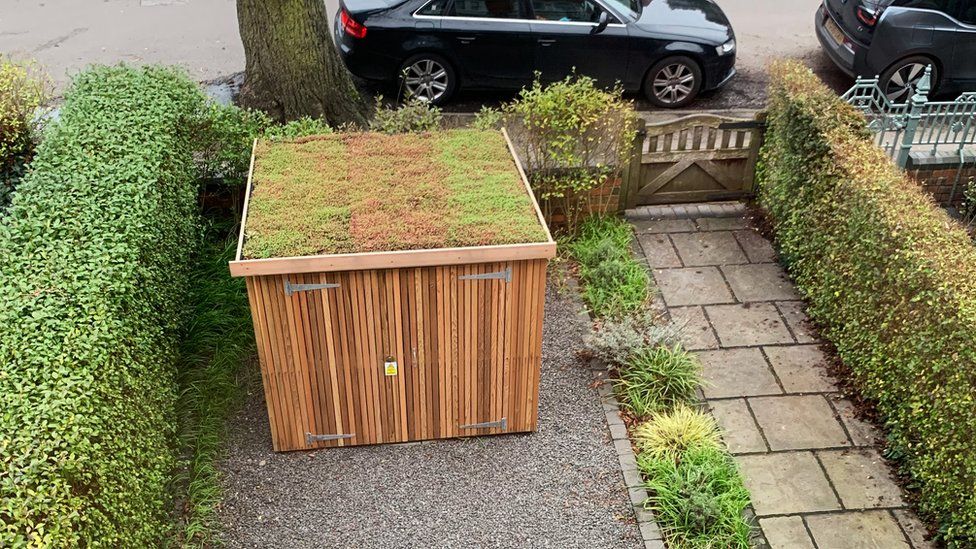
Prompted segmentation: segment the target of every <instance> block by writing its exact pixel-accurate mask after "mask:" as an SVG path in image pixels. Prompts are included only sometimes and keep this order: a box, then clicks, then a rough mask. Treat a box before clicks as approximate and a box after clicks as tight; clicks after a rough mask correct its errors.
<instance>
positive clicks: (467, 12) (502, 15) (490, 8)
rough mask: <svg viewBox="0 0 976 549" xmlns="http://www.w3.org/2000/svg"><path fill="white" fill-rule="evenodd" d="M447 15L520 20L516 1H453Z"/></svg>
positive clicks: (520, 14)
mask: <svg viewBox="0 0 976 549" xmlns="http://www.w3.org/2000/svg"><path fill="white" fill-rule="evenodd" d="M448 15H450V16H454V17H491V18H495V19H520V18H521V17H522V13H521V10H520V9H519V2H518V0H454V5H452V6H451V9H450V11H449V12H448Z"/></svg>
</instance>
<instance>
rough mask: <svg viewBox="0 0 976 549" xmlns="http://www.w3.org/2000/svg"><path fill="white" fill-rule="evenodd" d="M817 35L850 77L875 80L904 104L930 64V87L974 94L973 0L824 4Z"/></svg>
mask: <svg viewBox="0 0 976 549" xmlns="http://www.w3.org/2000/svg"><path fill="white" fill-rule="evenodd" d="M816 29H817V37H818V38H819V39H820V43H821V45H822V46H823V48H824V50H825V51H826V52H827V54H828V55H829V56H830V58H831V59H832V60H833V61H834V63H836V64H837V66H839V67H840V68H841V69H843V70H844V71H845V72H847V73H848V74H850V75H851V76H866V77H873V76H880V82H879V84H880V85H881V89H882V90H884V92H885V95H887V96H888V98H889V99H890V100H891V101H894V102H897V103H904V102H905V101H907V100H908V98H909V96H910V95H911V93H912V89H913V88H914V86H915V84H917V83H918V80H919V79H921V78H922V75H923V74H924V72H925V66H926V65H932V75H933V78H932V83H933V88H934V89H935V90H937V91H940V92H943V93H946V94H947V93H958V92H961V91H970V90H976V0H825V1H824V3H823V4H822V5H821V6H820V10H819V11H818V12H817V16H816Z"/></svg>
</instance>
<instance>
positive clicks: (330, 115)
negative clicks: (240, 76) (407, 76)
mask: <svg viewBox="0 0 976 549" xmlns="http://www.w3.org/2000/svg"><path fill="white" fill-rule="evenodd" d="M237 22H238V25H239V26H240V30H241V40H242V41H243V42H244V56H245V58H246V65H245V72H244V85H243V86H242V88H241V95H240V102H241V104H242V105H243V106H245V107H251V108H255V109H260V110H262V111H265V112H267V113H268V114H269V115H270V116H271V117H272V118H274V119H276V120H278V121H286V120H293V119H295V118H299V117H301V116H310V117H313V118H324V119H325V120H326V121H327V122H328V123H329V125H331V126H340V125H343V124H353V125H357V126H364V125H365V124H366V103H365V102H364V101H363V98H362V97H360V95H359V92H358V91H357V90H356V87H355V85H353V82H352V77H351V75H350V74H349V71H348V70H347V69H346V66H345V64H344V63H343V62H342V60H341V59H340V58H339V54H338V52H337V51H336V46H335V44H334V43H333V42H332V37H331V36H330V32H329V19H328V17H327V16H326V12H325V2H323V1H322V0H237Z"/></svg>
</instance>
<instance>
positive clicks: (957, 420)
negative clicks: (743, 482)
mask: <svg viewBox="0 0 976 549" xmlns="http://www.w3.org/2000/svg"><path fill="white" fill-rule="evenodd" d="M769 95H770V112H769V126H768V132H767V137H766V142H765V146H764V148H763V151H762V162H763V166H762V171H761V179H760V199H761V203H762V205H763V206H765V208H766V209H767V210H768V212H769V215H770V217H771V219H772V221H773V223H774V228H775V233H776V240H777V243H778V245H779V247H780V249H781V252H782V254H781V256H782V257H783V258H784V260H785V261H786V262H787V264H788V267H789V270H790V272H791V273H792V275H793V278H794V279H795V280H796V282H797V286H798V287H799V289H800V291H801V292H802V293H803V295H805V296H806V297H807V298H808V300H809V312H810V315H811V316H812V317H813V318H814V319H815V320H816V321H817V322H818V323H820V324H821V325H823V326H824V330H823V334H824V336H825V337H827V338H828V339H829V340H830V341H831V342H833V344H834V345H835V346H836V347H837V351H838V353H839V355H840V357H841V359H842V360H843V361H844V363H845V364H846V365H847V366H849V367H850V368H851V371H852V372H853V376H854V381H855V382H856V385H857V386H858V388H859V389H860V390H861V392H862V393H863V394H864V396H866V397H868V398H869V399H871V400H873V401H875V402H876V403H877V408H878V411H879V412H880V413H881V416H882V419H883V422H884V425H885V428H886V430H887V431H888V437H889V441H890V448H891V451H892V454H893V455H900V456H902V457H903V466H904V470H905V471H906V472H908V473H910V474H911V476H912V478H913V480H912V485H913V486H917V488H918V495H919V499H918V502H919V510H920V511H921V513H922V514H923V516H925V517H929V518H932V519H937V520H938V522H939V523H940V525H941V526H940V532H941V534H942V536H943V537H944V538H945V540H946V541H947V542H948V544H949V545H950V546H955V547H973V546H976V413H974V410H976V405H974V403H976V400H974V398H976V397H974V395H976V270H974V269H973V266H974V265H976V250H974V249H973V245H972V243H971V242H970V240H969V238H968V236H967V234H966V232H965V231H964V230H962V229H961V228H960V227H959V226H958V225H956V224H955V223H954V222H953V221H952V220H951V219H950V218H949V217H948V216H947V215H946V214H945V212H943V211H942V210H940V209H939V208H937V207H936V206H935V205H934V204H933V203H932V201H931V200H930V199H929V198H928V197H926V196H925V195H924V194H923V193H922V192H921V191H920V190H919V188H918V187H917V185H915V184H914V183H912V182H911V181H909V180H908V179H907V177H906V175H905V174H904V173H902V172H901V171H899V170H897V169H896V168H895V167H894V165H893V164H892V163H891V162H890V161H889V160H888V158H887V157H886V156H885V154H884V153H883V152H882V151H881V150H880V149H878V148H877V147H875V146H873V145H872V143H871V142H870V140H869V139H868V137H869V134H868V132H867V130H866V127H865V122H864V120H863V119H862V117H861V116H860V115H859V114H858V113H857V112H856V111H855V110H854V109H853V108H851V107H849V106H848V105H846V104H845V103H844V102H843V101H841V100H839V99H838V98H837V97H836V95H834V94H833V93H832V92H831V91H830V90H828V89H827V88H826V87H825V86H824V85H823V84H822V83H820V82H819V81H818V80H817V79H816V77H815V76H813V74H812V73H811V72H810V71H809V69H807V68H805V67H803V66H801V65H799V64H797V63H787V64H778V65H776V66H775V67H774V68H773V74H772V82H771V86H770V94H769Z"/></svg>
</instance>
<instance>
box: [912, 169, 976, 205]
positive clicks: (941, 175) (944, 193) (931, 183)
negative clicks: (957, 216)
mask: <svg viewBox="0 0 976 549" xmlns="http://www.w3.org/2000/svg"><path fill="white" fill-rule="evenodd" d="M908 174H909V175H910V176H911V177H912V179H914V180H915V182H916V183H918V184H919V185H921V187H922V190H924V191H925V192H926V193H928V194H929V195H931V196H932V198H934V199H935V201H936V202H938V203H939V205H940V206H943V207H947V206H952V207H959V205H960V203H961V202H962V192H963V190H965V188H966V183H967V182H968V181H969V180H970V178H974V179H976V166H973V165H967V166H965V167H963V169H962V173H961V174H960V173H959V167H958V165H956V166H951V165H946V164H939V165H934V166H918V167H913V168H909V169H908ZM957 176H959V186H958V188H957V189H956V196H955V198H954V199H953V200H952V203H951V204H950V202H949V199H950V196H951V195H952V186H953V184H955V182H956V177H957Z"/></svg>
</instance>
